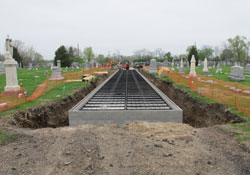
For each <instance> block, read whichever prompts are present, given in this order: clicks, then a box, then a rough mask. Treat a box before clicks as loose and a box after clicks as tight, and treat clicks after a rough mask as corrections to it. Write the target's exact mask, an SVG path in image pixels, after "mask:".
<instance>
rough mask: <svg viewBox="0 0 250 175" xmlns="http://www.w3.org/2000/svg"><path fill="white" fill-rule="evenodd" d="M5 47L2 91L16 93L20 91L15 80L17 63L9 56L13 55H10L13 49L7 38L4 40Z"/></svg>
mask: <svg viewBox="0 0 250 175" xmlns="http://www.w3.org/2000/svg"><path fill="white" fill-rule="evenodd" d="M5 46H6V53H5V61H4V63H3V64H4V67H5V72H6V86H5V88H4V90H5V91H18V90H20V86H19V85H18V80H17V71H16V66H17V62H16V61H15V60H14V59H13V58H12V56H11V54H12V53H13V52H12V53H11V50H12V49H13V47H12V44H11V39H9V37H8V38H7V39H6V43H5ZM12 51H13V50H12Z"/></svg>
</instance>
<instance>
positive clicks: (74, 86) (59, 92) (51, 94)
mask: <svg viewBox="0 0 250 175" xmlns="http://www.w3.org/2000/svg"><path fill="white" fill-rule="evenodd" d="M88 85H89V84H88V83H86V82H69V83H66V84H65V88H64V85H61V86H57V87H54V88H52V89H51V90H49V91H48V92H47V93H46V94H44V95H41V96H40V97H38V98H37V99H36V100H34V101H29V102H27V103H24V104H21V105H18V106H15V107H13V108H11V109H9V110H6V111H3V112H0V116H1V115H7V114H10V113H12V112H13V111H14V110H24V109H27V108H30V107H34V106H37V105H40V104H43V103H48V102H50V101H54V100H59V99H61V98H63V97H65V96H68V95H71V94H73V93H74V92H75V91H77V90H78V89H79V88H81V87H85V86H88Z"/></svg>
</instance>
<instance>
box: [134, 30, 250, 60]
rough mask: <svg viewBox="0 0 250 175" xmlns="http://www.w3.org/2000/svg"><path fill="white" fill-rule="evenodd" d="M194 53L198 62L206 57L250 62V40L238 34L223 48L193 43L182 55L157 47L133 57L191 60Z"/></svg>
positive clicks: (136, 52) (140, 58)
mask: <svg viewBox="0 0 250 175" xmlns="http://www.w3.org/2000/svg"><path fill="white" fill-rule="evenodd" d="M192 55H195V58H196V64H198V61H199V60H202V61H203V60H204V59H205V58H207V59H208V60H213V61H231V62H234V61H237V62H245V63H249V62H250V41H249V40H247V38H246V37H244V36H239V35H237V36H235V37H234V38H229V39H228V40H227V41H226V42H224V43H223V46H222V47H221V48H220V47H218V46H216V47H214V48H213V47H212V46H209V45H204V46H202V47H201V49H198V48H197V47H196V45H192V46H188V47H187V49H186V53H183V54H180V55H172V54H171V52H164V51H163V50H162V49H156V50H155V51H149V50H147V49H141V50H137V51H135V52H134V55H133V56H132V59H133V60H134V61H137V62H148V61H149V60H150V59H152V58H155V59H157V61H160V62H163V61H164V60H167V61H168V62H172V61H173V60H180V59H187V60H188V61H189V62H190V60H191V57H192Z"/></svg>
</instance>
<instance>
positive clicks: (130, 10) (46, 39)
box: [0, 0, 250, 59]
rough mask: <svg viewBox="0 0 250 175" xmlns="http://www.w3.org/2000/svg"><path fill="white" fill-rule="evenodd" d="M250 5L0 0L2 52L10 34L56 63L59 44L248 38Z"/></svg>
mask: <svg viewBox="0 0 250 175" xmlns="http://www.w3.org/2000/svg"><path fill="white" fill-rule="evenodd" d="M249 18H250V0H0V53H3V51H4V44H5V39H6V36H7V34H9V35H10V38H11V39H13V40H21V41H23V42H24V43H25V45H27V46H33V48H34V49H35V50H36V51H38V52H39V53H41V54H42V55H43V57H44V59H53V58H54V55H55V51H56V49H57V48H58V47H60V46H61V45H65V46H70V45H71V46H74V47H77V44H79V46H80V48H81V49H82V50H83V49H84V48H85V47H89V46H91V47H92V48H93V50H94V53H95V54H104V55H107V54H108V53H109V52H110V53H112V52H116V51H117V50H119V51H120V53H121V54H123V55H132V54H133V52H134V51H135V50H139V49H143V48H146V49H148V50H151V51H153V50H155V49H157V48H162V49H163V50H164V51H170V52H171V53H172V54H174V55H175V54H182V53H185V52H186V48H187V46H190V45H193V44H194V43H196V45H197V47H198V48H200V47H202V46H203V45H210V46H222V44H223V42H226V41H227V39H228V38H232V37H235V36H236V35H242V36H246V37H247V38H248V39H250V20H249Z"/></svg>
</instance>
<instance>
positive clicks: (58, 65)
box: [57, 60, 61, 68]
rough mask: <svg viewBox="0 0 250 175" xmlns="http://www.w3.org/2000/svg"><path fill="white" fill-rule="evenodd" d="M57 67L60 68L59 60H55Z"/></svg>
mask: <svg viewBox="0 0 250 175" xmlns="http://www.w3.org/2000/svg"><path fill="white" fill-rule="evenodd" d="M57 67H58V68H61V60H57Z"/></svg>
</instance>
